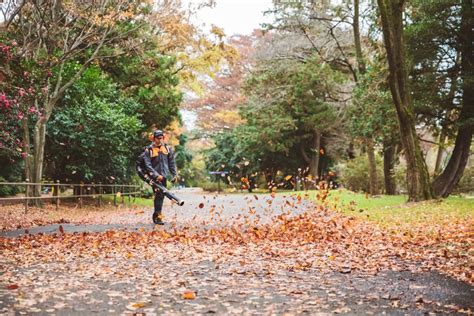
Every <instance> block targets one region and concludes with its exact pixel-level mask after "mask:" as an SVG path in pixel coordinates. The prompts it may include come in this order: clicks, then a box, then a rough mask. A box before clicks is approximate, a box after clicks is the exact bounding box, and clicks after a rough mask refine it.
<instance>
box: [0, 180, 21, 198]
mask: <svg viewBox="0 0 474 316" xmlns="http://www.w3.org/2000/svg"><path fill="white" fill-rule="evenodd" d="M0 182H8V181H7V180H6V179H5V178H3V177H2V176H0ZM18 192H20V190H19V189H18V187H16V186H14V185H0V197H7V196H13V195H15V194H17V193H18Z"/></svg>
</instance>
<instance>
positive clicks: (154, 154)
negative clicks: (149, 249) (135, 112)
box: [136, 130, 184, 225]
mask: <svg viewBox="0 0 474 316" xmlns="http://www.w3.org/2000/svg"><path fill="white" fill-rule="evenodd" d="M152 139H153V143H152V144H151V145H150V146H147V147H145V150H144V151H143V153H142V154H140V156H138V159H137V162H136V168H137V173H138V175H139V176H140V178H141V179H142V180H144V181H145V182H146V183H148V184H150V185H151V186H152V187H153V191H154V192H155V201H154V204H155V211H154V212H153V217H152V219H153V223H155V224H158V225H163V224H164V222H163V217H162V214H161V210H162V208H163V200H164V198H165V196H166V197H167V198H169V199H170V200H172V201H175V202H176V203H177V204H178V205H180V206H182V205H183V204H184V201H182V200H180V199H179V198H177V197H176V196H175V195H174V194H172V193H171V192H169V191H168V190H167V189H166V179H167V177H171V181H172V182H176V181H177V180H178V173H177V170H176V163H175V160H174V153H173V150H172V149H171V148H170V147H169V146H168V145H167V144H165V142H164V133H163V131H161V130H156V131H154V132H153V137H152Z"/></svg>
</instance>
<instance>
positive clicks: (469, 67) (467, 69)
mask: <svg viewBox="0 0 474 316" xmlns="http://www.w3.org/2000/svg"><path fill="white" fill-rule="evenodd" d="M472 7H473V5H472V1H470V0H463V1H462V5H461V28H460V33H459V36H458V41H459V43H460V54H461V82H462V108H461V111H460V114H459V119H458V126H459V127H458V132H457V135H456V141H455V144H454V150H453V153H452V155H451V158H450V160H449V162H448V165H447V166H446V168H445V169H444V171H443V172H442V173H441V174H440V175H439V176H438V177H437V178H436V179H435V180H434V182H433V190H434V193H435V195H436V196H442V197H446V196H448V195H449V194H450V193H451V192H452V191H453V189H454V188H455V186H456V185H457V184H458V182H459V180H460V179H461V176H462V174H463V172H464V169H465V167H466V164H467V160H468V158H469V155H470V152H471V142H472V134H473V131H474V89H473V86H474V67H473V66H474V49H473V48H474V47H473V38H474V32H473V25H474V16H473V10H472Z"/></svg>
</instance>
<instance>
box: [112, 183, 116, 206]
mask: <svg viewBox="0 0 474 316" xmlns="http://www.w3.org/2000/svg"><path fill="white" fill-rule="evenodd" d="M112 193H113V194H114V206H117V193H116V192H115V184H113V185H112Z"/></svg>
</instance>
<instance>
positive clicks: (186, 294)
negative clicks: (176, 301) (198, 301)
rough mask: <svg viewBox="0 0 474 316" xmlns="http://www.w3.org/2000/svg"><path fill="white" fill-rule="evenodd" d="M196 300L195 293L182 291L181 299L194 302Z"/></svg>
mask: <svg viewBox="0 0 474 316" xmlns="http://www.w3.org/2000/svg"><path fill="white" fill-rule="evenodd" d="M195 298H196V293H194V292H193V291H189V290H188V291H184V293H183V299H185V300H194V299H195Z"/></svg>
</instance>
